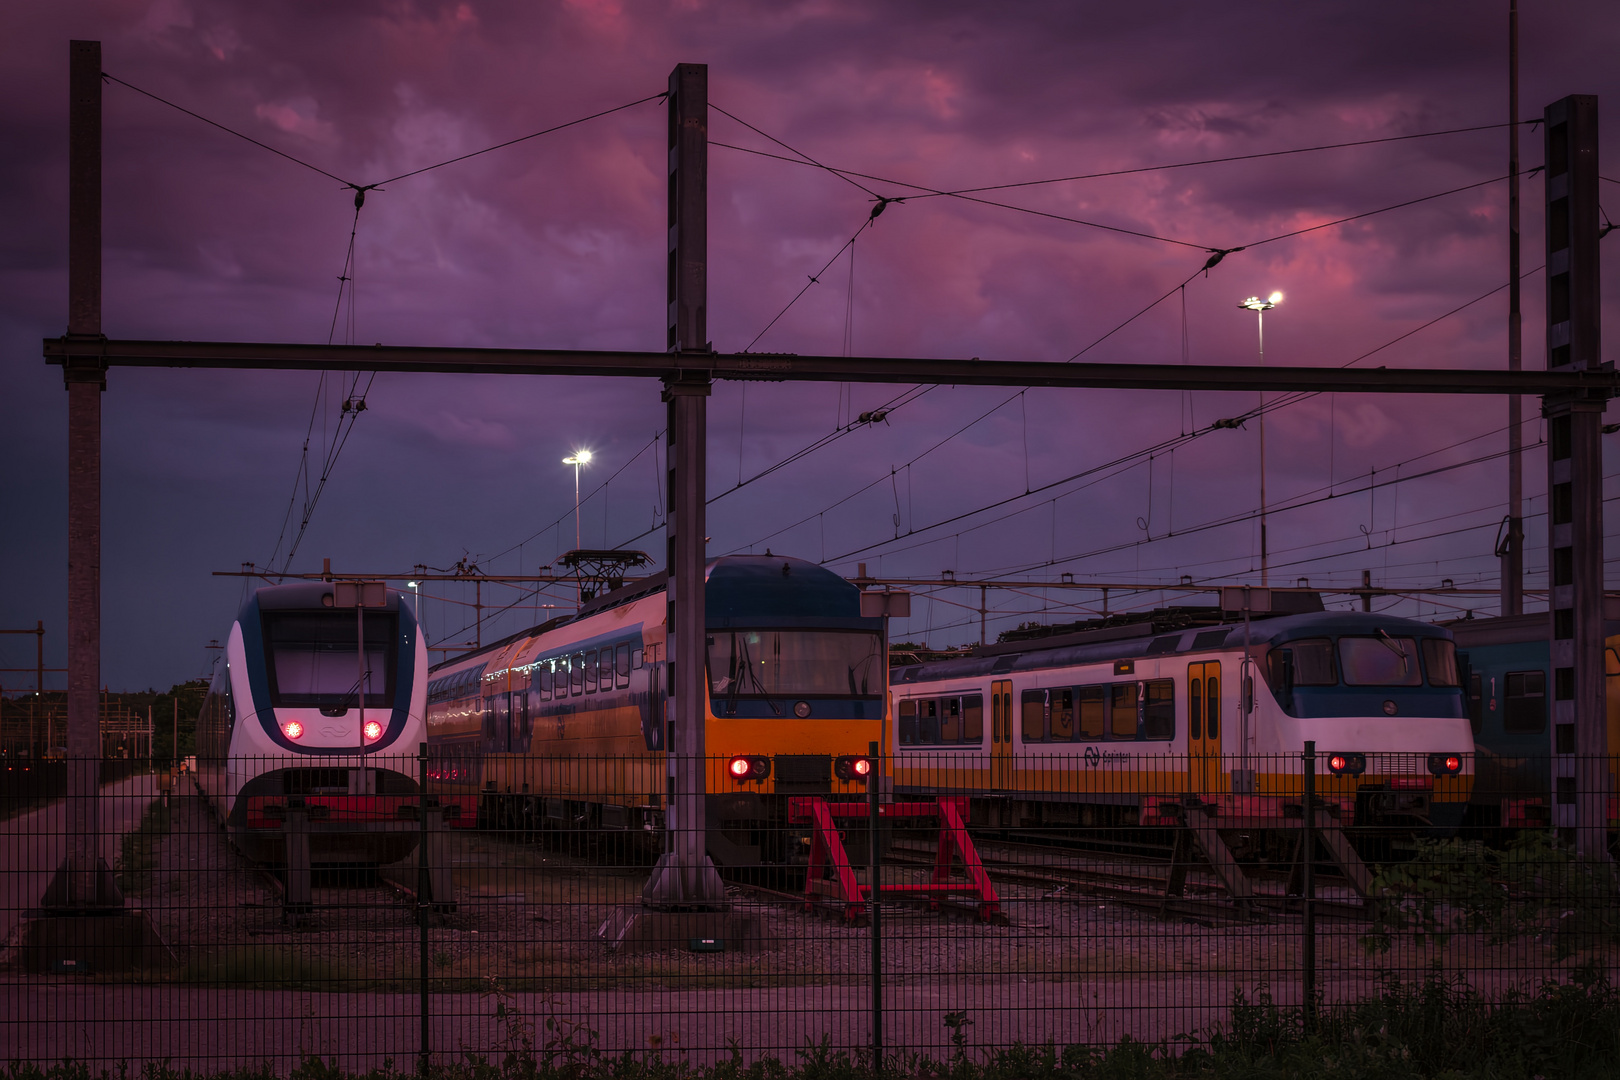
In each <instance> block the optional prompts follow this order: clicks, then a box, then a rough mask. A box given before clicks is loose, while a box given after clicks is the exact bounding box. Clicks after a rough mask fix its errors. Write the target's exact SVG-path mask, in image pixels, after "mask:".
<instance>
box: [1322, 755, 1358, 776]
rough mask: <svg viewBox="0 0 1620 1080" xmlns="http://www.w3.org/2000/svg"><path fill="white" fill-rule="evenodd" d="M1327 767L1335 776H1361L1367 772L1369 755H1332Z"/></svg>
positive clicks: (1329, 757)
mask: <svg viewBox="0 0 1620 1080" xmlns="http://www.w3.org/2000/svg"><path fill="white" fill-rule="evenodd" d="M1327 765H1328V772H1330V773H1332V774H1333V775H1334V776H1360V775H1361V774H1362V773H1364V772H1366V771H1367V755H1366V754H1330V755H1329V756H1328V762H1327Z"/></svg>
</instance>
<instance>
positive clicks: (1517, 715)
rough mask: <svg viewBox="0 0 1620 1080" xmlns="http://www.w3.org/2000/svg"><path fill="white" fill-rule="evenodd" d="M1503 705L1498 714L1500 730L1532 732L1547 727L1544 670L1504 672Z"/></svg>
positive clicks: (1545, 677) (1545, 674) (1545, 678)
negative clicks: (1505, 683) (1501, 710)
mask: <svg viewBox="0 0 1620 1080" xmlns="http://www.w3.org/2000/svg"><path fill="white" fill-rule="evenodd" d="M1506 682H1507V703H1506V704H1507V708H1506V710H1505V711H1504V712H1503V714H1502V730H1503V731H1513V732H1520V733H1536V732H1542V731H1546V730H1547V673H1546V672H1545V671H1510V672H1508V673H1507V679H1506Z"/></svg>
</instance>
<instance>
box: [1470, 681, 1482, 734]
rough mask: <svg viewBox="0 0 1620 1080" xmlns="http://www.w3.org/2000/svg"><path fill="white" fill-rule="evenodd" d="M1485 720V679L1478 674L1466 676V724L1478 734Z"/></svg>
mask: <svg viewBox="0 0 1620 1080" xmlns="http://www.w3.org/2000/svg"><path fill="white" fill-rule="evenodd" d="M1484 720H1485V680H1484V679H1483V678H1482V677H1481V676H1480V675H1478V674H1474V675H1470V676H1468V726H1469V727H1471V728H1473V729H1474V734H1475V735H1478V734H1479V726H1480V724H1481V723H1483V722H1484Z"/></svg>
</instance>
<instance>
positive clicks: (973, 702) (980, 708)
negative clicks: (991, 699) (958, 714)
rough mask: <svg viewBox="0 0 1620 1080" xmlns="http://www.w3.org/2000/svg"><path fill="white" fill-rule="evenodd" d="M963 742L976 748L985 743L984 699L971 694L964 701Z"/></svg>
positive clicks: (979, 695) (978, 695) (981, 696)
mask: <svg viewBox="0 0 1620 1080" xmlns="http://www.w3.org/2000/svg"><path fill="white" fill-rule="evenodd" d="M962 741H963V742H966V743H973V744H974V745H975V746H977V745H981V744H982V743H983V742H984V697H983V695H981V694H970V695H969V696H967V697H965V698H963V699H962Z"/></svg>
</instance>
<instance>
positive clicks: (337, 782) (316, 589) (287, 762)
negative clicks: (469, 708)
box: [197, 582, 428, 865]
mask: <svg viewBox="0 0 1620 1080" xmlns="http://www.w3.org/2000/svg"><path fill="white" fill-rule="evenodd" d="M362 642H363V646H362ZM427 670H428V661H427V645H426V643H425V642H424V641H423V639H422V635H421V632H420V630H419V629H418V627H417V623H416V618H415V616H414V615H413V614H412V612H411V610H410V608H409V606H408V605H407V604H405V603H404V602H402V599H401V596H400V594H399V593H398V592H395V591H393V590H391V589H385V588H384V587H383V586H382V585H381V584H380V583H354V582H312V583H307V584H296V585H275V586H270V587H267V588H262V589H259V590H257V591H256V592H255V593H254V594H253V596H251V597H250V598H249V599H248V601H247V603H245V604H243V605H242V610H241V612H240V613H239V614H238V615H237V617H236V621H235V622H234V623H233V624H232V625H231V629H230V633H229V634H228V636H227V637H226V641H225V650H224V656H223V658H222V662H221V663H220V664H219V667H218V669H217V670H216V671H215V673H214V678H213V682H212V684H211V685H210V687H209V690H208V697H207V699H206V701H205V702H204V704H203V710H202V715H201V716H200V717H199V719H198V723H197V785H198V788H199V789H200V790H201V791H202V793H203V795H204V796H205V797H206V798H207V799H208V800H209V803H210V805H211V806H212V807H213V809H214V811H215V813H216V814H217V815H218V816H219V819H220V821H221V822H223V823H224V825H225V827H226V829H227V831H228V832H229V834H230V837H231V840H232V842H233V843H235V844H236V846H237V847H238V848H239V849H240V850H241V851H242V852H243V854H245V855H247V856H248V857H249V858H251V859H255V860H258V861H261V862H280V861H282V860H283V859H284V858H285V853H286V849H285V835H286V827H285V821H286V816H287V811H288V809H289V808H302V809H303V810H304V812H305V814H306V817H307V821H308V833H309V837H310V857H311V860H312V861H313V862H315V863H325V864H351V865H353V864H372V865H377V864H383V863H389V862H393V861H396V860H398V859H401V858H403V857H404V856H405V855H407V854H409V853H410V852H411V850H412V849H413V848H414V847H415V844H416V841H417V837H418V831H417V829H416V828H415V827H413V826H411V825H410V821H411V820H412V819H413V818H414V816H415V812H416V804H417V802H418V799H419V788H418V784H417V780H416V774H417V764H416V762H417V750H418V747H419V746H420V745H421V744H422V743H423V742H425V741H426V737H427V727H426V720H425V716H426V706H427Z"/></svg>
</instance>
